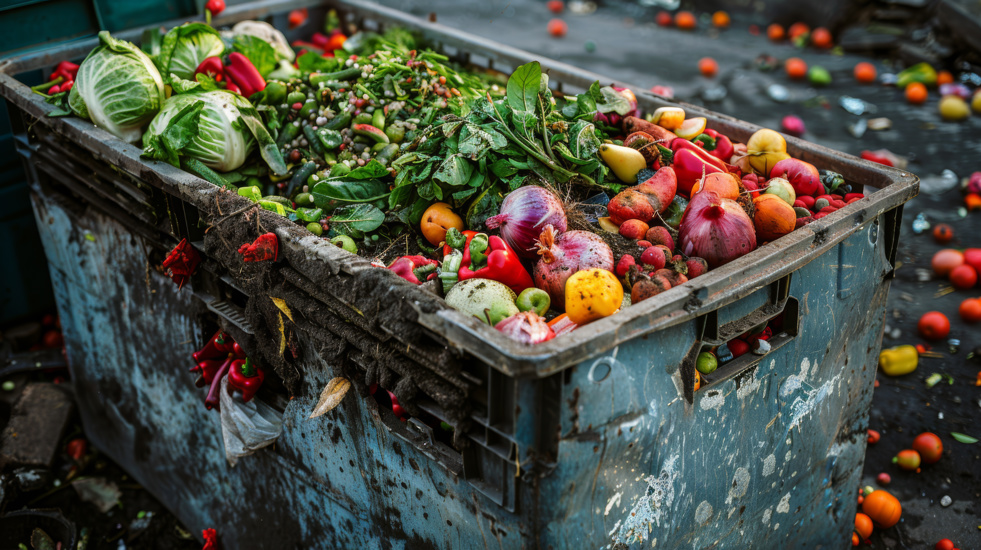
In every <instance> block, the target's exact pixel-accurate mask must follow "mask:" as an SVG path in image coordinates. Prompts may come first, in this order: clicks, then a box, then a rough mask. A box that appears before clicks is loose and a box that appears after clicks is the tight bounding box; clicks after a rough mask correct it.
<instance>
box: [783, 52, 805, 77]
mask: <svg viewBox="0 0 981 550" xmlns="http://www.w3.org/2000/svg"><path fill="white" fill-rule="evenodd" d="M783 68H784V70H786V71H787V76H789V77H790V78H804V77H805V76H807V62H805V61H804V60H803V59H801V58H799V57H791V58H790V59H788V60H787V61H784V63H783Z"/></svg>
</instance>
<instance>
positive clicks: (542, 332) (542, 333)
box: [494, 311, 555, 344]
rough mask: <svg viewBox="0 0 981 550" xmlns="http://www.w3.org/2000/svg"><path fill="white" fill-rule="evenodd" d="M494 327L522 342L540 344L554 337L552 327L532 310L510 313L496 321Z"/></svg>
mask: <svg viewBox="0 0 981 550" xmlns="http://www.w3.org/2000/svg"><path fill="white" fill-rule="evenodd" d="M494 328H496V329H497V330H499V331H501V332H503V333H504V334H507V335H508V336H510V337H511V338H512V339H514V340H517V341H518V342H521V343H522V344H540V343H542V342H547V341H549V340H551V339H552V338H555V331H553V330H552V327H550V326H548V323H546V322H545V318H544V317H542V316H540V315H538V314H537V313H535V312H534V311H522V312H521V313H518V314H516V315H512V316H510V317H508V318H507V319H504V320H502V321H500V322H498V323H497V324H496V325H494Z"/></svg>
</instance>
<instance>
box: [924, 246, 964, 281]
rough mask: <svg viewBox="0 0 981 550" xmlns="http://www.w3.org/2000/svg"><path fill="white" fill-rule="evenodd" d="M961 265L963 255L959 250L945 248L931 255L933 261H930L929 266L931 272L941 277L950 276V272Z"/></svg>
mask: <svg viewBox="0 0 981 550" xmlns="http://www.w3.org/2000/svg"><path fill="white" fill-rule="evenodd" d="M963 264H964V254H962V253H961V251H960V250H954V249H953V248H945V249H943V250H941V251H940V252H937V253H936V254H934V255H933V259H932V260H930V265H931V266H933V272H934V273H936V274H937V275H940V276H941V277H946V276H948V275H950V272H951V271H953V270H954V268H955V267H957V266H959V265H963Z"/></svg>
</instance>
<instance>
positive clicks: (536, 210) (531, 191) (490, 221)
mask: <svg viewBox="0 0 981 550" xmlns="http://www.w3.org/2000/svg"><path fill="white" fill-rule="evenodd" d="M485 223H486V224H487V227H489V228H491V229H494V228H495V227H500V228H501V238H502V239H504V242H506V243H508V246H510V247H511V248H513V249H514V252H515V253H516V254H517V255H518V256H520V257H522V258H527V259H531V258H534V257H536V255H537V254H536V249H535V240H536V239H537V238H538V236H539V235H541V234H542V230H543V229H545V226H546V225H551V226H552V227H554V228H555V229H556V230H557V231H558V232H559V233H562V232H563V231H565V230H566V227H567V225H566V219H565V209H564V208H562V202H561V201H560V200H559V198H558V197H556V196H555V194H554V193H552V192H551V191H549V190H548V189H545V188H544V187H537V186H535V185H529V186H527V187H519V188H518V189H517V190H515V191H512V192H511V193H510V194H508V196H507V197H504V202H503V203H502V204H501V213H500V214H498V215H496V216H491V217H489V218H487V221H486V222H485Z"/></svg>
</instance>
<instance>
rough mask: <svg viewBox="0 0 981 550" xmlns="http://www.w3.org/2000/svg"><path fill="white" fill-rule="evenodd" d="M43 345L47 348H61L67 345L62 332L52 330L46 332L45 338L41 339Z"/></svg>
mask: <svg viewBox="0 0 981 550" xmlns="http://www.w3.org/2000/svg"><path fill="white" fill-rule="evenodd" d="M41 344H42V345H43V346H44V347H46V348H60V347H61V346H63V345H65V338H64V337H63V336H62V335H61V331H59V330H54V329H52V330H48V331H45V333H44V336H42V337H41Z"/></svg>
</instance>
